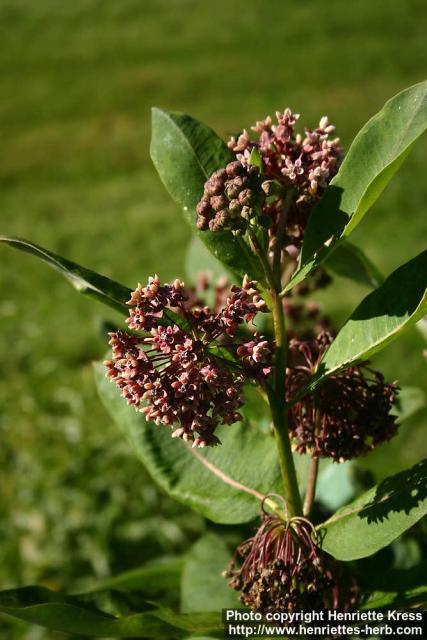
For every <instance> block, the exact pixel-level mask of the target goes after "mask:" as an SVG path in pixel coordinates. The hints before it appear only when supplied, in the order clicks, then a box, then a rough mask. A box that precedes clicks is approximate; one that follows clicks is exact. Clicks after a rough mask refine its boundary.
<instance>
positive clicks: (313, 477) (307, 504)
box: [304, 458, 319, 518]
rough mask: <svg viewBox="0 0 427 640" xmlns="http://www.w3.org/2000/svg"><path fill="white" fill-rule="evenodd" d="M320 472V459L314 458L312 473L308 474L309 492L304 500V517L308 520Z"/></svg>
mask: <svg viewBox="0 0 427 640" xmlns="http://www.w3.org/2000/svg"><path fill="white" fill-rule="evenodd" d="M318 471H319V458H312V459H311V463H310V471H309V472H308V480H307V491H306V493H305V498H304V515H305V516H306V517H307V518H308V517H309V515H310V512H311V509H312V507H313V502H314V498H315V497H316V483H317V474H318Z"/></svg>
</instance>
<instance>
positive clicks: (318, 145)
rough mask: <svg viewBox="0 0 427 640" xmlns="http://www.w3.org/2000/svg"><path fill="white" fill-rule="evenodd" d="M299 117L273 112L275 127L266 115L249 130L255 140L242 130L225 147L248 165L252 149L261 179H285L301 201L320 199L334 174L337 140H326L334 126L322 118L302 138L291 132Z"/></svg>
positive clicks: (338, 151)
mask: <svg viewBox="0 0 427 640" xmlns="http://www.w3.org/2000/svg"><path fill="white" fill-rule="evenodd" d="M299 117H300V116H299V114H297V113H293V112H292V111H291V110H290V109H285V111H283V113H281V112H280V111H277V112H276V120H277V123H276V124H273V120H272V118H271V117H270V116H268V117H267V118H266V119H265V120H261V121H259V122H257V123H256V125H255V126H253V127H251V128H252V131H254V132H255V133H257V134H258V139H257V140H255V141H254V140H251V136H250V134H249V132H248V131H247V130H246V129H245V130H244V131H243V133H242V134H241V135H240V136H239V137H238V138H237V139H236V138H231V139H230V141H229V143H228V146H229V148H230V149H231V150H232V151H234V152H235V153H236V154H237V158H238V159H239V160H240V161H241V162H243V163H244V164H246V163H247V162H249V159H250V157H251V152H252V149H253V148H254V147H256V148H257V149H258V151H259V153H260V155H261V158H262V161H263V171H264V176H265V178H267V179H272V180H278V181H279V182H282V181H283V179H285V180H287V181H288V182H290V183H291V184H292V185H294V186H295V187H296V188H297V189H298V192H299V195H300V199H301V200H309V199H312V198H318V197H319V196H321V195H322V193H323V191H324V190H325V188H326V187H327V185H328V183H329V182H330V181H331V179H332V178H333V176H334V175H335V174H336V172H337V170H338V167H339V162H340V160H341V158H342V149H341V147H340V146H339V138H333V139H331V138H330V136H331V134H333V133H334V131H335V127H334V126H333V125H331V124H330V123H329V120H328V118H327V117H326V116H323V118H321V119H320V122H319V126H318V127H316V128H315V129H313V130H310V129H305V130H304V135H301V134H300V133H296V131H295V124H296V122H297V120H298V119H299Z"/></svg>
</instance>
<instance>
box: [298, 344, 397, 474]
mask: <svg viewBox="0 0 427 640" xmlns="http://www.w3.org/2000/svg"><path fill="white" fill-rule="evenodd" d="M331 341H332V336H331V334H330V333H328V332H323V333H321V334H319V335H318V336H317V338H313V339H309V340H298V339H293V340H291V341H290V344H289V354H290V368H289V370H288V375H287V388H286V398H287V400H291V399H292V398H293V397H294V396H295V394H296V393H297V392H298V390H299V389H300V388H301V387H303V386H304V384H305V383H306V382H307V381H308V379H309V378H310V377H311V376H312V375H313V373H314V372H315V370H316V368H317V366H318V364H319V362H320V360H321V358H322V355H323V354H324V352H325V351H326V349H327V348H328V347H329V345H330V343H331ZM397 391H398V387H397V385H396V384H394V383H393V384H387V383H386V382H385V381H384V377H383V376H382V374H381V373H379V372H377V371H373V370H372V369H370V368H369V367H368V366H367V364H362V365H357V366H352V367H349V368H347V369H345V370H344V371H342V372H340V373H337V374H335V375H331V376H330V377H329V378H327V379H326V381H325V382H324V383H323V384H322V385H321V386H320V387H319V388H318V389H317V390H316V391H314V392H313V393H311V394H310V395H307V396H306V397H304V398H303V399H302V400H300V401H299V402H297V403H296V404H294V405H293V406H292V407H291V409H290V416H289V419H290V426H289V429H290V435H291V438H292V440H293V443H294V447H295V449H296V450H297V451H298V452H299V453H310V454H311V455H312V456H313V457H328V458H333V460H335V461H338V462H343V461H344V460H350V459H352V458H355V457H357V456H360V455H364V454H366V453H368V452H369V451H371V450H372V449H373V448H374V447H376V446H377V445H379V444H381V443H382V442H385V441H387V440H390V438H392V437H393V436H394V435H395V434H396V432H397V429H398V425H397V424H396V417H395V416H394V415H392V414H391V409H392V407H393V405H394V403H395V401H396V395H397Z"/></svg>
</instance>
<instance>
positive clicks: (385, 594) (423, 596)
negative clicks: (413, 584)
mask: <svg viewBox="0 0 427 640" xmlns="http://www.w3.org/2000/svg"><path fill="white" fill-rule="evenodd" d="M425 603H427V586H423V587H417V588H415V589H409V590H408V591H403V592H402V591H395V592H390V591H374V593H372V594H371V595H370V596H369V598H368V599H367V601H366V602H365V603H364V604H363V605H362V606H361V607H360V608H361V609H397V608H404V607H406V608H409V607H413V606H415V605H422V604H425Z"/></svg>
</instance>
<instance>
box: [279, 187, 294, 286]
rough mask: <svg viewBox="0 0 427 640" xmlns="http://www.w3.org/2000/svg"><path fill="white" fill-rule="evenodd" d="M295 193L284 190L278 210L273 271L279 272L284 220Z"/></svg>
mask: <svg viewBox="0 0 427 640" xmlns="http://www.w3.org/2000/svg"><path fill="white" fill-rule="evenodd" d="M295 193H296V190H295V189H289V190H288V191H287V192H286V196H285V199H284V202H283V206H282V208H281V211H280V216H279V224H278V225H277V232H276V246H275V248H274V256H273V272H274V273H280V267H281V260H282V245H283V237H284V235H285V228H286V220H287V218H288V213H289V209H290V208H291V205H292V200H293V198H294V195H295ZM280 288H281V287H280Z"/></svg>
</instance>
